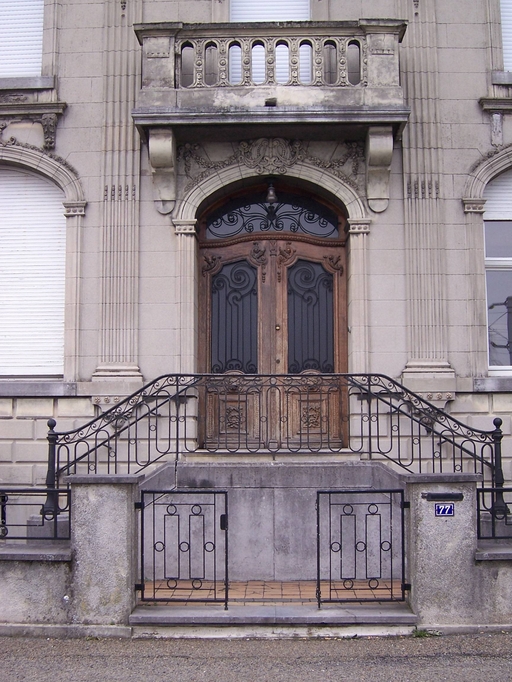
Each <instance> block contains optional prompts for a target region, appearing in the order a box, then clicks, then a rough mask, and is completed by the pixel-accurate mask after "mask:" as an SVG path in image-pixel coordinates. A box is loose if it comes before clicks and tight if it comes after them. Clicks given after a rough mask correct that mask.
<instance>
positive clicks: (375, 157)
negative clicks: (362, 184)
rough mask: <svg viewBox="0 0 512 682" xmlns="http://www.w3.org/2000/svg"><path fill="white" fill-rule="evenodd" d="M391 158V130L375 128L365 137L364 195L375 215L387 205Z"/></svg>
mask: <svg viewBox="0 0 512 682" xmlns="http://www.w3.org/2000/svg"><path fill="white" fill-rule="evenodd" d="M392 158H393V129H392V128H391V126H375V127H372V128H370V129H369V130H368V135H367V137H366V195H367V197H368V204H369V206H370V208H371V209H372V211H374V212H375V213H382V211H385V210H386V208H387V207H388V204H389V178H390V174H391V160H392Z"/></svg>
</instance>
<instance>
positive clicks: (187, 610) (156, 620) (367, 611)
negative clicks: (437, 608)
mask: <svg viewBox="0 0 512 682" xmlns="http://www.w3.org/2000/svg"><path fill="white" fill-rule="evenodd" d="M129 622H130V625H131V626H139V625H153V626H158V625H162V626H166V625H167V626H168V625H405V626H414V625H416V623H417V617H416V615H415V614H413V613H412V611H411V610H410V608H409V606H408V605H407V604H405V603H402V602H393V603H384V602H378V603H375V604H362V603H355V604H344V605H341V604H323V605H322V608H321V609H319V608H318V607H317V606H316V605H304V604H299V605H293V604H265V605H263V606H259V605H258V606H251V605H246V604H236V603H234V604H229V608H228V609H227V610H226V609H224V606H223V605H222V604H197V605H191V604H189V605H183V604H181V605H180V604H173V605H168V604H139V605H138V606H137V607H136V608H135V610H134V611H133V613H132V614H131V616H130V621H129Z"/></svg>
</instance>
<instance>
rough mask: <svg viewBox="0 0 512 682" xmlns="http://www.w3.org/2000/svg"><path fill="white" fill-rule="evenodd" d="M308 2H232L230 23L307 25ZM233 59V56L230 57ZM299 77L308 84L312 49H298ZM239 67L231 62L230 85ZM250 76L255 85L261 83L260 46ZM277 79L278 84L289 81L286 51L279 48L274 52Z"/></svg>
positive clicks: (262, 53) (262, 55)
mask: <svg viewBox="0 0 512 682" xmlns="http://www.w3.org/2000/svg"><path fill="white" fill-rule="evenodd" d="M309 19H310V7H309V0H275V1H274V0H258V2H254V0H231V4H230V20H231V21H233V22H235V21H240V22H247V21H248V22H252V21H309ZM233 56H234V54H233ZM300 62H301V64H300V77H301V80H302V82H304V83H307V82H309V81H310V80H311V48H310V47H309V46H308V45H303V46H301V48H300ZM240 76H241V69H240V64H239V63H236V62H234V63H231V62H230V81H231V82H232V83H236V82H238V81H239V80H240ZM252 76H253V80H254V82H255V83H261V82H263V80H264V76H265V49H264V48H263V46H256V47H254V48H253V54H252ZM276 76H277V82H278V83H286V82H287V81H288V79H289V62H288V53H287V49H286V48H285V47H284V46H281V45H278V47H277V49H276Z"/></svg>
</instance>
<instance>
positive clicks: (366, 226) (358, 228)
mask: <svg viewBox="0 0 512 682" xmlns="http://www.w3.org/2000/svg"><path fill="white" fill-rule="evenodd" d="M371 222H372V221H371V219H370V218H349V219H348V221H347V228H346V229H347V232H348V234H349V235H352V234H370V225H371Z"/></svg>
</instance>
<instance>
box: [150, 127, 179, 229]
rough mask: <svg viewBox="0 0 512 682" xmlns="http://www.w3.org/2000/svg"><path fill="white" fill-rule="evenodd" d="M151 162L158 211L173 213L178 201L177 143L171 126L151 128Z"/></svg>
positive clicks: (154, 195)
mask: <svg viewBox="0 0 512 682" xmlns="http://www.w3.org/2000/svg"><path fill="white" fill-rule="evenodd" d="M149 162H150V164H151V171H152V173H153V197H154V201H155V205H156V208H157V211H158V212H159V213H162V214H164V215H165V214H168V213H171V212H172V210H173V209H174V205H175V203H176V143H175V140H174V133H173V132H172V130H171V128H151V129H150V131H149Z"/></svg>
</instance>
